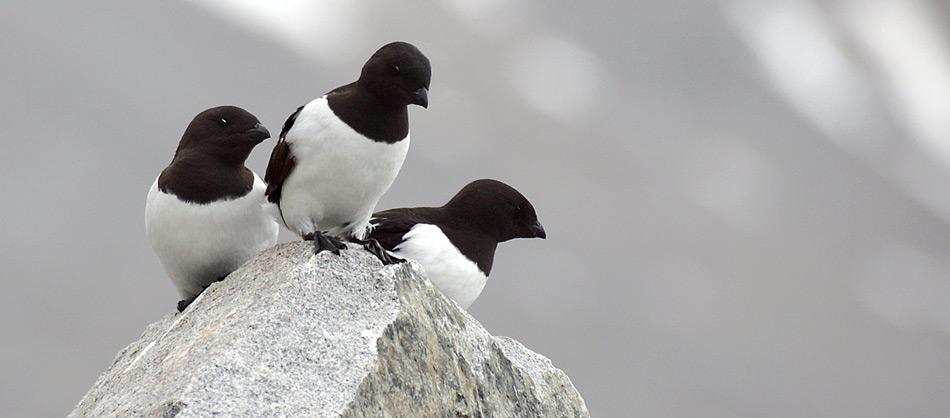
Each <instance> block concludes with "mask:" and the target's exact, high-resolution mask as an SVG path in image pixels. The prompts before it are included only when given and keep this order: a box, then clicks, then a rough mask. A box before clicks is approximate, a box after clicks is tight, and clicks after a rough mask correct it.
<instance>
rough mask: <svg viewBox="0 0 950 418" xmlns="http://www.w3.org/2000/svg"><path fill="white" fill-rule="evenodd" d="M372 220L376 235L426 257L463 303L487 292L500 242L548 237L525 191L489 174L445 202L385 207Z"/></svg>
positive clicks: (438, 280)
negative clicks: (486, 177)
mask: <svg viewBox="0 0 950 418" xmlns="http://www.w3.org/2000/svg"><path fill="white" fill-rule="evenodd" d="M372 224H373V226H374V227H373V230H372V231H371V233H370V237H372V238H374V239H376V240H377V241H379V243H380V244H381V245H382V246H383V247H384V248H385V249H387V250H390V251H393V253H394V254H395V255H397V256H399V257H405V258H410V259H414V260H416V261H418V262H420V263H421V264H422V265H423V266H424V267H425V268H426V270H427V272H428V273H429V278H430V279H431V280H432V282H433V283H435V285H436V286H437V287H439V288H440V289H441V290H442V291H443V292H444V293H446V295H447V296H449V297H450V298H452V299H454V300H455V301H456V302H458V303H459V304H460V305H463V307H467V306H468V304H470V303H471V302H472V301H474V299H475V298H476V297H477V296H478V294H479V293H480V292H481V289H482V286H484V281H485V278H486V277H487V276H488V274H489V273H490V272H491V268H492V262H493V260H494V257H495V248H496V247H497V245H498V243H500V242H504V241H508V240H510V239H514V238H545V237H546V233H545V232H544V228H543V227H542V226H541V223H540V222H538V217H537V213H536V212H535V209H534V206H532V205H531V203H530V202H528V199H527V198H525V197H524V195H522V194H521V193H519V192H518V191H517V190H515V189H514V188H512V187H511V186H508V185H507V184H504V183H502V182H500V181H497V180H487V179H483V180H476V181H474V182H471V183H469V184H468V185H466V186H465V187H464V188H462V190H461V191H459V192H458V193H457V194H456V195H455V197H453V198H452V199H451V200H449V202H448V203H446V204H445V205H443V206H440V207H419V208H400V209H390V210H385V211H382V212H378V213H376V214H374V215H373V220H372ZM448 243H450V245H451V247H454V249H453V248H450V247H448V245H449V244H448ZM453 250H457V253H460V254H461V256H464V258H460V257H458V256H457V255H456V254H457V253H456V252H454V251H453ZM468 264H474V266H477V270H473V269H472V268H470V267H469V265H468Z"/></svg>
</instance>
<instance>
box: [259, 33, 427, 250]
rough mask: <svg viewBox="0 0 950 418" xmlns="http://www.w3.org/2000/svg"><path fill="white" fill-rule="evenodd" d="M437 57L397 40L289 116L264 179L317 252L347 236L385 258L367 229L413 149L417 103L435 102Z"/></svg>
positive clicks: (286, 217)
mask: <svg viewBox="0 0 950 418" xmlns="http://www.w3.org/2000/svg"><path fill="white" fill-rule="evenodd" d="M431 74H432V71H431V68H430V65H429V60H428V59H427V58H426V57H425V55H423V54H422V52H420V51H419V50H418V49H417V48H416V47H415V46H412V45H410V44H408V43H405V42H393V43H390V44H387V45H385V46H383V47H382V48H380V49H379V50H378V51H376V53H374V54H373V56H372V57H370V58H369V60H368V61H366V64H364V65H363V69H362V71H361V73H360V76H359V79H358V80H356V81H355V82H353V83H350V84H347V85H345V86H342V87H338V88H336V89H334V90H331V91H330V92H329V93H327V94H326V95H324V96H322V97H319V98H317V99H314V100H312V101H310V102H309V103H307V104H305V105H303V106H301V107H300V108H298V109H297V111H296V112H294V113H293V114H292V115H290V117H289V118H288V119H287V121H286V122H285V123H284V126H283V129H281V132H280V139H279V141H278V142H277V145H276V146H275V147H274V150H273V152H272V153H271V158H270V163H268V165H267V173H266V174H265V176H264V180H265V181H266V182H267V199H268V200H269V201H270V202H273V203H275V204H277V206H278V208H279V209H280V218H281V220H282V221H283V223H284V225H285V226H287V228H288V229H290V230H291V231H293V232H296V233H297V234H298V235H300V236H301V237H302V238H303V239H305V240H313V243H314V251H315V252H316V253H319V252H321V251H324V250H328V251H330V252H333V253H334V254H339V253H340V250H341V249H343V248H345V244H344V242H343V241H351V242H355V243H359V244H361V245H363V246H364V247H365V248H366V249H367V250H369V251H370V252H372V253H373V254H374V255H376V256H377V257H378V258H379V259H380V260H381V261H382V262H383V263H384V264H391V263H394V262H398V261H401V260H398V259H394V258H393V257H391V256H389V255H388V254H386V251H384V250H383V249H382V248H381V247H380V246H379V244H378V243H377V242H376V241H375V240H372V239H369V240H367V239H366V238H367V237H366V234H367V229H368V227H369V219H370V217H371V216H372V214H373V210H374V209H375V207H376V203H377V202H378V201H379V199H380V197H382V195H383V193H385V192H386V191H387V190H389V186H391V185H392V183H393V180H395V178H396V174H398V173H399V169H400V168H401V167H402V163H403V160H405V158H406V152H407V151H408V149H409V112H408V109H407V107H408V106H409V105H413V104H415V105H419V106H422V107H427V106H428V104H429V99H428V91H429V81H430V78H431Z"/></svg>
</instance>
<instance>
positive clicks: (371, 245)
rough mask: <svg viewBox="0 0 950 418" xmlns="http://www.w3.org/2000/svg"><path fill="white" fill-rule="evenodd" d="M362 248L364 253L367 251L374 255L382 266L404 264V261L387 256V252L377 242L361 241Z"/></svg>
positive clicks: (371, 240) (390, 255) (373, 240)
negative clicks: (364, 250)
mask: <svg viewBox="0 0 950 418" xmlns="http://www.w3.org/2000/svg"><path fill="white" fill-rule="evenodd" d="M363 248H365V249H366V251H369V252H370V254H372V255H375V256H376V258H378V259H379V261H381V262H382V263H383V265H384V266H388V265H391V264H399V263H405V262H406V260H405V259H402V258H399V257H396V256H394V255H392V254H389V252H387V251H386V249H385V248H383V246H382V245H380V244H379V241H376V240H375V239H370V240H367V241H363Z"/></svg>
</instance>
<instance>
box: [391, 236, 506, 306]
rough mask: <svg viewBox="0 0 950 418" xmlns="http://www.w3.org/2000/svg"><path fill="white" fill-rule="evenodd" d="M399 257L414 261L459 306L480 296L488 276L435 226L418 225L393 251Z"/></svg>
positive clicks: (469, 304)
mask: <svg viewBox="0 0 950 418" xmlns="http://www.w3.org/2000/svg"><path fill="white" fill-rule="evenodd" d="M393 254H395V255H396V256H398V257H404V258H410V259H413V260H415V261H417V262H419V264H421V265H422V267H424V268H425V270H426V275H427V276H428V277H429V280H430V281H432V284H434V285H435V286H436V287H438V288H439V290H441V291H442V293H444V294H445V295H446V296H448V297H449V298H450V299H452V300H454V301H455V302H456V303H458V304H459V306H461V307H463V308H466V309H467V308H468V307H469V306H471V305H472V302H475V299H476V298H478V295H479V294H481V293H482V289H483V288H484V287H485V282H486V281H488V277H487V276H485V274H484V273H482V271H481V270H479V268H478V265H477V264H475V262H473V261H472V260H469V259H468V257H465V255H463V254H462V253H461V252H460V251H459V250H458V248H455V246H454V245H452V242H451V241H449V237H447V236H445V234H444V233H442V230H441V229H439V227H437V226H435V225H430V224H417V225H415V226H413V227H412V229H410V230H409V232H407V233H406V235H404V236H403V242H402V243H400V244H399V245H397V246H396V248H394V251H393Z"/></svg>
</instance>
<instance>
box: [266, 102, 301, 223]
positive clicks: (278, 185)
mask: <svg viewBox="0 0 950 418" xmlns="http://www.w3.org/2000/svg"><path fill="white" fill-rule="evenodd" d="M304 106H306V105H304ZM304 106H300V107H298V108H297V110H296V111H295V112H294V113H293V114H291V115H290V117H289V118H287V121H286V122H284V126H283V127H282V128H281V129H280V139H278V140H277V145H275V146H274V150H273V151H271V154H270V161H269V162H268V163H267V171H266V172H265V173H264V182H265V183H267V191H266V192H265V194H266V195H267V201H268V202H271V203H276V204H277V205H278V206H280V192H281V189H282V188H283V186H284V180H286V179H287V176H289V175H290V172H291V171H293V169H294V166H296V165H297V161H296V160H295V159H294V156H293V155H291V154H290V144H288V143H287V141H286V137H287V132H289V131H290V128H292V127H293V126H294V122H296V121H297V115H299V114H300V111H301V110H303V108H304Z"/></svg>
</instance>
